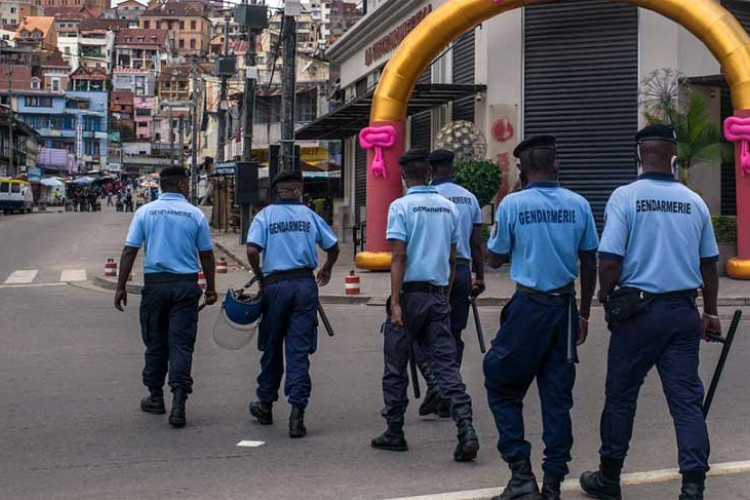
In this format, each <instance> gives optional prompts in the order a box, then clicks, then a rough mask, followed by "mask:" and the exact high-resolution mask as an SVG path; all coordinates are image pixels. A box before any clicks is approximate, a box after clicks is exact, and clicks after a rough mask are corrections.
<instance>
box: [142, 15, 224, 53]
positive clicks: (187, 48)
mask: <svg viewBox="0 0 750 500" xmlns="http://www.w3.org/2000/svg"><path fill="white" fill-rule="evenodd" d="M208 16H209V8H208V6H207V5H206V4H205V3H202V2H189V1H188V2H167V3H163V4H155V5H152V6H150V7H149V9H148V10H146V12H144V13H143V14H141V16H140V27H141V28H143V29H157V30H164V31H168V32H169V34H170V37H171V38H172V39H173V40H174V44H175V53H176V55H177V56H178V57H183V58H188V57H190V56H194V55H197V56H205V55H206V54H208V51H209V43H210V41H211V21H210V20H209V18H208Z"/></svg>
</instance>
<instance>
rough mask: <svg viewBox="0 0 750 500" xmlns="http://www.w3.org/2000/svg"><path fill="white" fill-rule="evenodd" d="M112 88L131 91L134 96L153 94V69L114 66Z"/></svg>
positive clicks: (154, 85) (154, 82) (154, 83)
mask: <svg viewBox="0 0 750 500" xmlns="http://www.w3.org/2000/svg"><path fill="white" fill-rule="evenodd" d="M112 89H113V90H122V91H128V92H132V93H133V95H136V96H153V95H154V92H155V90H156V76H155V74H154V70H151V69H130V68H115V69H114V70H113V71H112Z"/></svg>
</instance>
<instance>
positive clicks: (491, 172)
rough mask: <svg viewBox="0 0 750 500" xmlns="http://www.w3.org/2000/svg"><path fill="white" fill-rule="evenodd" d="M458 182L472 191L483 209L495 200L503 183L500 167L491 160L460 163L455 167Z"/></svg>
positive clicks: (454, 172)
mask: <svg viewBox="0 0 750 500" xmlns="http://www.w3.org/2000/svg"><path fill="white" fill-rule="evenodd" d="M453 177H454V178H455V179H456V182H457V183H458V184H459V185H460V186H463V187H464V188H466V189H468V190H469V191H471V193H472V194H473V195H474V196H476V197H477V200H478V201H479V206H480V207H483V206H485V205H487V204H488V203H489V202H491V201H492V200H493V198H495V196H496V195H497V190H498V189H500V185H501V184H502V182H503V173H502V171H501V170H500V167H499V166H497V165H496V164H494V163H492V162H491V161H490V160H469V161H459V162H456V164H455V165H454V167H453Z"/></svg>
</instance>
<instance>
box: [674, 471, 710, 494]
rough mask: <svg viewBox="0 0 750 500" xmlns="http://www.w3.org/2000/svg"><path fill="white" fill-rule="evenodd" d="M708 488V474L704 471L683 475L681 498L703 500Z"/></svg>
mask: <svg viewBox="0 0 750 500" xmlns="http://www.w3.org/2000/svg"><path fill="white" fill-rule="evenodd" d="M705 489H706V474H705V473H703V472H698V473H687V474H683V475H682V491H681V492H680V498H679V500H703V492H704V491H705Z"/></svg>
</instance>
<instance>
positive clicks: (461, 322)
mask: <svg viewBox="0 0 750 500" xmlns="http://www.w3.org/2000/svg"><path fill="white" fill-rule="evenodd" d="M470 295H471V264H470V263H469V262H465V261H459V262H458V263H457V264H456V274H455V277H454V278H453V287H452V288H451V297H450V303H451V333H452V334H453V338H454V339H455V341H456V359H457V360H458V366H459V367H461V363H462V362H463V358H464V341H463V340H462V339H461V334H462V333H463V331H464V330H465V329H466V325H467V324H468V323H469V307H470V306H471V304H470V303H469V296H470Z"/></svg>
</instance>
